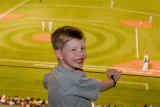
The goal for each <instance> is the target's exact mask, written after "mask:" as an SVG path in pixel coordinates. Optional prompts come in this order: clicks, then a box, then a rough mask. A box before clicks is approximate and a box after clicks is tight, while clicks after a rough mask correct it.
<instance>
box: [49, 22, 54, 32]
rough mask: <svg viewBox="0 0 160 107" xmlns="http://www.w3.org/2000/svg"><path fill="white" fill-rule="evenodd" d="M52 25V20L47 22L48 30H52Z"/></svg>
mask: <svg viewBox="0 0 160 107" xmlns="http://www.w3.org/2000/svg"><path fill="white" fill-rule="evenodd" d="M52 25H53V23H52V22H48V26H49V32H52Z"/></svg>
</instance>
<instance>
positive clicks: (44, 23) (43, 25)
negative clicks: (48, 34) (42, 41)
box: [42, 20, 46, 31]
mask: <svg viewBox="0 0 160 107" xmlns="http://www.w3.org/2000/svg"><path fill="white" fill-rule="evenodd" d="M45 27H46V21H45V20H44V21H42V31H44V30H45Z"/></svg>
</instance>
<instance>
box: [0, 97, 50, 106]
mask: <svg viewBox="0 0 160 107" xmlns="http://www.w3.org/2000/svg"><path fill="white" fill-rule="evenodd" d="M0 104H5V105H16V106H25V107H48V101H45V100H41V99H40V98H37V99H35V98H30V97H27V98H20V97H17V96H15V97H14V98H12V97H7V96H6V95H2V96H0Z"/></svg>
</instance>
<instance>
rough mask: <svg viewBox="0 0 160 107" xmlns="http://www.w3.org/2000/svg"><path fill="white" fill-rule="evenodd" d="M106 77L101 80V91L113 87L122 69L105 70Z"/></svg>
mask: <svg viewBox="0 0 160 107" xmlns="http://www.w3.org/2000/svg"><path fill="white" fill-rule="evenodd" d="M106 74H107V77H108V79H105V80H101V82H102V87H101V90H100V91H101V92H103V91H105V90H108V89H110V88H112V87H115V85H116V82H117V81H118V80H119V79H120V77H121V74H122V71H121V72H119V71H117V70H115V69H109V70H107V71H106Z"/></svg>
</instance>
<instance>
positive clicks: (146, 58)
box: [142, 54, 149, 71]
mask: <svg viewBox="0 0 160 107" xmlns="http://www.w3.org/2000/svg"><path fill="white" fill-rule="evenodd" d="M148 64H149V56H148V55H147V54H145V55H144V64H143V68H142V71H147V70H148Z"/></svg>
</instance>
